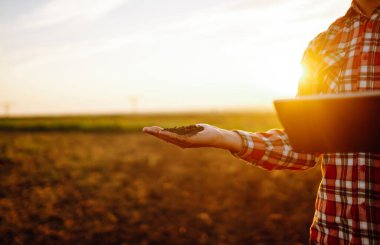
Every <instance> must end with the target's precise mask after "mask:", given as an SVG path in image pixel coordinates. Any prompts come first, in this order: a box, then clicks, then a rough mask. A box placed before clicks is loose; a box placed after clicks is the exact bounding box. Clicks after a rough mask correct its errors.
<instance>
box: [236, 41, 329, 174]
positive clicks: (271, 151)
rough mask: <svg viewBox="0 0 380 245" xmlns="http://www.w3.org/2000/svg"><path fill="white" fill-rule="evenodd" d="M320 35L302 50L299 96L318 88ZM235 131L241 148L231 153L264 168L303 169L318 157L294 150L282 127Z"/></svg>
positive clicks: (315, 90) (311, 164) (314, 91)
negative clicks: (253, 131)
mask: <svg viewBox="0 0 380 245" xmlns="http://www.w3.org/2000/svg"><path fill="white" fill-rule="evenodd" d="M321 37H322V36H321V35H319V36H317V38H316V39H314V40H313V41H311V42H310V44H309V46H308V48H307V49H306V51H305V52H304V56H303V58H302V62H301V63H302V67H303V70H304V74H303V75H302V76H301V78H300V81H299V86H298V93H297V95H298V96H300V95H308V94H313V93H317V92H318V91H317V90H318V88H319V84H318V80H319V79H318V78H317V77H316V70H318V60H317V55H316V52H315V50H316V49H315V48H316V44H318V43H319V42H318V40H320V39H321ZM234 131H235V132H236V133H237V134H239V136H240V137H241V139H242V141H243V149H242V150H241V151H240V152H238V153H233V155H234V156H235V157H237V158H240V159H242V160H244V161H247V162H249V163H252V164H253V165H256V166H258V167H261V168H264V169H266V170H274V169H289V170H306V169H309V168H311V167H313V166H314V165H315V164H316V163H317V161H318V158H319V154H306V153H299V152H295V151H293V149H292V146H291V145H290V143H289V139H288V135H287V134H286V132H285V131H284V130H282V129H272V130H269V131H267V132H255V133H252V132H247V131H243V130H234Z"/></svg>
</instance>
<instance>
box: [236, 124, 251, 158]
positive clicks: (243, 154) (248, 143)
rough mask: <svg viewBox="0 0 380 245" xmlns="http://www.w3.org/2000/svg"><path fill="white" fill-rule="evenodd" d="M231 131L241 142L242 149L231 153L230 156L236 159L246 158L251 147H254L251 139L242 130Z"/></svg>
mask: <svg viewBox="0 0 380 245" xmlns="http://www.w3.org/2000/svg"><path fill="white" fill-rule="evenodd" d="M232 131H233V132H235V133H237V134H238V135H239V136H240V138H241V140H242V142H243V147H242V149H241V151H239V152H235V153H233V152H231V154H232V155H234V156H235V157H238V158H244V157H246V156H248V155H249V154H250V153H251V152H252V151H253V147H254V142H253V140H252V137H251V136H250V134H249V133H248V132H244V131H242V130H236V129H235V130H232Z"/></svg>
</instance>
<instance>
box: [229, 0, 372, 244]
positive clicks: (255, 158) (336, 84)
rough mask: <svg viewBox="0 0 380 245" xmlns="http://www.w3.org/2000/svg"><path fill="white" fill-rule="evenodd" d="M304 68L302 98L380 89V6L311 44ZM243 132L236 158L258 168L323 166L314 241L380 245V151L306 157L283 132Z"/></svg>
mask: <svg viewBox="0 0 380 245" xmlns="http://www.w3.org/2000/svg"><path fill="white" fill-rule="evenodd" d="M302 64H303V66H304V68H305V70H306V72H305V73H304V75H303V77H302V78H301V79H300V83H299V89H298V95H310V94H320V93H323V94H326V93H346V92H356V91H371V90H380V7H378V8H377V9H376V10H375V11H374V12H373V13H372V15H371V16H366V15H365V14H363V13H362V12H361V11H360V9H359V8H358V7H357V5H356V4H355V2H353V3H352V5H351V7H350V9H349V10H348V12H347V13H346V15H345V16H343V17H341V18H339V19H338V20H336V21H335V22H334V23H333V24H332V25H331V26H330V27H329V28H328V30H326V31H325V32H323V33H321V34H319V35H318V36H317V37H316V38H315V39H314V40H312V41H311V42H310V44H309V47H308V48H307V49H306V51H305V54H304V57H303V60H302ZM342 123H344V122H342ZM379 126H380V125H379ZM237 132H238V133H239V134H240V136H241V137H242V138H243V139H244V141H245V144H244V145H245V147H244V149H243V150H242V152H240V153H238V154H235V155H236V156H237V157H239V158H241V159H243V160H245V161H248V162H250V163H252V164H254V165H256V166H259V167H262V168H265V169H267V170H274V169H291V170H305V169H308V168H311V167H313V166H314V165H315V164H316V163H317V162H320V163H321V166H322V176H323V177H322V182H321V184H320V187H319V190H318V195H317V200H316V204H315V214H314V219H313V223H312V225H311V228H310V239H311V241H313V242H315V243H317V244H380V153H369V152H353V153H333V154H319V155H314V154H302V153H297V152H294V151H293V150H292V147H291V145H290V144H289V141H288V137H287V135H286V133H285V132H284V131H283V130H277V129H275V130H270V131H268V132H256V133H251V132H246V131H241V130H237ZM352 140H355V139H352ZM379 143H380V139H379Z"/></svg>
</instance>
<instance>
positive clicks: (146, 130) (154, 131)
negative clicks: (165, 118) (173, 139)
mask: <svg viewBox="0 0 380 245" xmlns="http://www.w3.org/2000/svg"><path fill="white" fill-rule="evenodd" d="M160 131H162V128H161V127H158V126H150V127H144V128H143V132H144V133H148V134H152V135H157V134H158V133H159V132H160Z"/></svg>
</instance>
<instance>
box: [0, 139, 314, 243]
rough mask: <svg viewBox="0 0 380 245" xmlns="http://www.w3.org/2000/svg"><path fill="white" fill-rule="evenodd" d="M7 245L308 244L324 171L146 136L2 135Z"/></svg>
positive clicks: (0, 217)
mask: <svg viewBox="0 0 380 245" xmlns="http://www.w3.org/2000/svg"><path fill="white" fill-rule="evenodd" d="M0 178H1V181H0V244H68V243H71V244H73V243H76V244H77V243H81V244H94V243H97V244H297V243H299V244H307V242H308V229H309V226H310V223H311V221H312V217H313V207H314V199H315V195H316V190H317V187H318V184H319V181H320V171H319V167H318V166H317V167H315V168H314V169H312V170H309V171H306V172H290V171H273V172H267V171H264V170H261V169H258V168H256V167H253V166H251V165H250V164H246V163H245V162H243V161H240V160H238V159H236V158H234V157H233V156H232V155H231V154H230V153H229V152H225V151H222V150H218V149H211V148H210V149H187V150H181V149H180V148H177V147H175V146H172V145H169V144H166V143H163V142H161V141H159V140H157V139H155V138H153V137H151V136H147V135H143V134H142V133H81V132H71V133H70V132H66V133H59V132H56V133H54V132H50V133H48V132H47V133H46V132H45V133H41V132H40V133H26V132H24V133H6V132H2V133H0Z"/></svg>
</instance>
